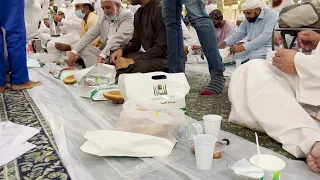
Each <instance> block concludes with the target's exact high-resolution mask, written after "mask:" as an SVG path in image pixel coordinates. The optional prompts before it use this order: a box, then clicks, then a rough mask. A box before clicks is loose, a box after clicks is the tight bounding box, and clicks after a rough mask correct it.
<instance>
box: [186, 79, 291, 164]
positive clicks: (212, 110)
mask: <svg viewBox="0 0 320 180" xmlns="http://www.w3.org/2000/svg"><path fill="white" fill-rule="evenodd" d="M187 78H188V81H189V84H190V87H191V89H190V93H189V94H188V95H187V98H186V100H187V109H188V113H189V115H190V116H191V117H192V118H194V119H197V120H201V119H202V117H203V116H204V115H207V114H218V115H221V116H222V117H223V122H222V127H221V129H222V130H224V131H227V132H230V133H232V134H235V135H237V136H240V137H242V138H244V139H247V140H248V141H251V142H255V135H254V131H252V130H250V129H248V128H245V127H242V126H239V125H236V124H234V123H230V122H227V120H228V117H229V113H230V110H231V103H230V102H229V99H228V87H226V88H225V90H224V92H223V93H222V94H220V95H215V96H202V95H200V94H199V92H200V91H201V89H203V87H204V86H205V85H207V83H208V82H207V79H206V78H202V77H200V76H194V75H193V76H187ZM227 84H228V81H227ZM258 135H259V141H260V145H261V146H263V147H265V148H268V149H271V150H273V151H275V152H277V153H279V154H282V155H284V156H286V157H288V158H290V159H294V157H293V156H292V155H290V154H289V153H288V152H286V151H285V150H283V149H282V147H281V144H279V143H278V142H276V141H274V140H273V139H272V138H270V137H269V136H268V135H266V134H264V133H258ZM231 143H232V142H231Z"/></svg>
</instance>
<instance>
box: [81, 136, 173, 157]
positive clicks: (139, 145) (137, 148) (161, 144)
mask: <svg viewBox="0 0 320 180" xmlns="http://www.w3.org/2000/svg"><path fill="white" fill-rule="evenodd" d="M84 137H85V138H86V139H87V140H88V141H87V142H86V143H84V145H82V146H81V148H80V149H81V150H82V151H84V152H86V153H90V154H94V155H98V156H128V157H159V156H168V155H170V154H171V151H172V149H173V147H174V145H175V143H176V142H171V141H169V140H167V139H164V138H160V137H155V136H148V135H144V134H136V133H129V132H123V131H109V130H97V131H87V133H86V134H85V136H84Z"/></svg>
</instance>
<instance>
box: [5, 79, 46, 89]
mask: <svg viewBox="0 0 320 180" xmlns="http://www.w3.org/2000/svg"><path fill="white" fill-rule="evenodd" d="M40 85H41V82H33V81H28V82H27V83H24V84H18V85H11V89H12V90H14V91H21V90H25V89H31V88H34V87H37V86H40Z"/></svg>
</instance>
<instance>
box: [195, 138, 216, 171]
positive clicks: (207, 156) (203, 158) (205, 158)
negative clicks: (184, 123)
mask: <svg viewBox="0 0 320 180" xmlns="http://www.w3.org/2000/svg"><path fill="white" fill-rule="evenodd" d="M193 141H194V148H195V154H196V164H197V168H198V169H201V170H209V169H211V166H212V160H213V158H212V156H213V153H214V148H215V144H216V142H217V138H215V137H214V136H212V135H208V134H200V135H196V136H194V137H193Z"/></svg>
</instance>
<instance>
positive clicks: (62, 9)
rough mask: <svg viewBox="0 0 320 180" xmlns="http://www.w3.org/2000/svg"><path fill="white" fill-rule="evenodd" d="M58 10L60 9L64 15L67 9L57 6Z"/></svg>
mask: <svg viewBox="0 0 320 180" xmlns="http://www.w3.org/2000/svg"><path fill="white" fill-rule="evenodd" d="M58 11H61V12H63V14H64V15H66V13H67V11H68V10H67V9H66V8H59V9H58Z"/></svg>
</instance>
